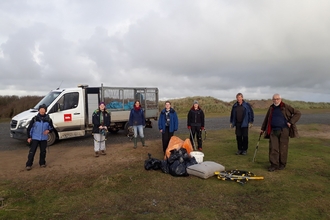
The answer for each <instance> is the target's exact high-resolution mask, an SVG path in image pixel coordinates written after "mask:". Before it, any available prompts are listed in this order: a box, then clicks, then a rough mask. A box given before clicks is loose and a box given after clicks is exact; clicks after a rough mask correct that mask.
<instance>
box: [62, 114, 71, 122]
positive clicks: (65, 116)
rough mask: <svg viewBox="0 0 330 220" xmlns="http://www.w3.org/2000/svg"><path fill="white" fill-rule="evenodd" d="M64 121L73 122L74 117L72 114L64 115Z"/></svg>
mask: <svg viewBox="0 0 330 220" xmlns="http://www.w3.org/2000/svg"><path fill="white" fill-rule="evenodd" d="M64 121H72V115H71V114H64Z"/></svg>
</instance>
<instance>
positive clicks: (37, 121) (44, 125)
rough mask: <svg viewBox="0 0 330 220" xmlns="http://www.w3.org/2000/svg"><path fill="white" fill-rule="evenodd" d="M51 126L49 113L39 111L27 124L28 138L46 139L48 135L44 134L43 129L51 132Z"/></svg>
mask: <svg viewBox="0 0 330 220" xmlns="http://www.w3.org/2000/svg"><path fill="white" fill-rule="evenodd" d="M53 128H54V127H53V121H52V119H51V118H50V117H49V115H47V114H45V115H40V113H38V114H37V115H36V116H34V117H33V118H32V120H31V122H30V124H29V127H28V128H27V135H28V138H32V140H38V141H47V140H48V135H47V134H44V131H46V130H49V132H52V130H53Z"/></svg>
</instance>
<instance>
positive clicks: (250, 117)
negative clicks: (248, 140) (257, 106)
mask: <svg viewBox="0 0 330 220" xmlns="http://www.w3.org/2000/svg"><path fill="white" fill-rule="evenodd" d="M237 106H238V102H236V103H235V104H234V105H233V107H232V109H231V114H230V123H231V124H232V125H233V126H235V125H236V107H237ZM242 106H243V109H244V110H243V121H242V125H241V127H242V128H246V127H249V123H253V122H254V112H253V109H252V108H251V105H250V104H249V103H247V102H245V101H244V100H243V102H242Z"/></svg>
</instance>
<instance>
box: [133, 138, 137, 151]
mask: <svg viewBox="0 0 330 220" xmlns="http://www.w3.org/2000/svg"><path fill="white" fill-rule="evenodd" d="M133 148H134V149H136V148H137V138H136V137H135V138H134V147H133Z"/></svg>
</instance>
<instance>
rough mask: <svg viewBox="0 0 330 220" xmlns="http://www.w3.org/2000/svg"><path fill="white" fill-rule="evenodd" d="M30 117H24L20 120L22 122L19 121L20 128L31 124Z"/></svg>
mask: <svg viewBox="0 0 330 220" xmlns="http://www.w3.org/2000/svg"><path fill="white" fill-rule="evenodd" d="M30 121H31V120H30V119H23V120H21V121H20V123H19V126H18V127H19V128H24V127H26V128H27V127H28V126H29V124H30Z"/></svg>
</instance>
